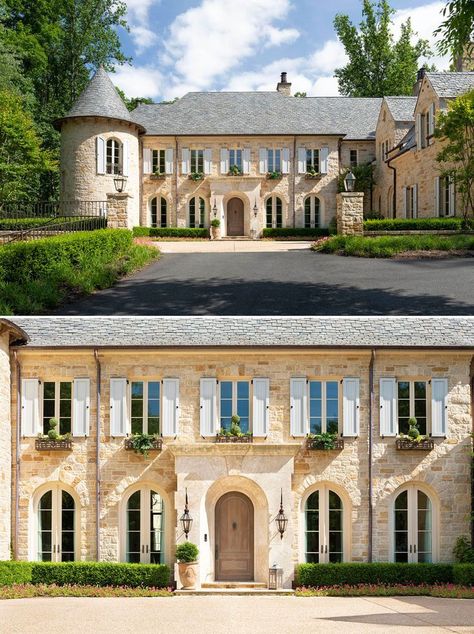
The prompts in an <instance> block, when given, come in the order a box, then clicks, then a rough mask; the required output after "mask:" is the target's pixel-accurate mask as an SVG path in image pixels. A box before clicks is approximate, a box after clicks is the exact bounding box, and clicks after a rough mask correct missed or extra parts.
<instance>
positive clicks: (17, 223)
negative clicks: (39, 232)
mask: <svg viewBox="0 0 474 634" xmlns="http://www.w3.org/2000/svg"><path fill="white" fill-rule="evenodd" d="M65 224H67V229H68V231H75V230H78V231H80V230H82V231H84V230H87V231H93V230H94V229H105V228H106V227H107V219H106V218H93V217H90V218H89V217H78V218H76V217H74V216H57V217H54V218H53V217H51V218H0V231H25V230H27V229H35V228H37V227H42V226H45V230H47V229H48V228H49V227H53V226H57V225H65Z"/></svg>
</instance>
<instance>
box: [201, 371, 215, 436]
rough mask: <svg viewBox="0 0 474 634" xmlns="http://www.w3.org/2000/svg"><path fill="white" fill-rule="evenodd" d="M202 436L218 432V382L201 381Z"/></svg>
mask: <svg viewBox="0 0 474 634" xmlns="http://www.w3.org/2000/svg"><path fill="white" fill-rule="evenodd" d="M200 420H201V436H214V435H215V434H216V432H217V380H216V379H201V415H200Z"/></svg>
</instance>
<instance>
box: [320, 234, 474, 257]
mask: <svg viewBox="0 0 474 634" xmlns="http://www.w3.org/2000/svg"><path fill="white" fill-rule="evenodd" d="M312 248H313V250H315V251H322V252H323V253H336V252H337V253H340V254H341V255H352V256H357V257H364V258H390V257H392V256H394V255H397V253H403V252H405V251H474V236H465V235H452V236H436V235H414V236H377V237H373V238H371V237H361V236H333V237H332V238H330V239H329V240H326V241H325V242H324V243H322V244H318V245H316V246H314V245H313V247H312Z"/></svg>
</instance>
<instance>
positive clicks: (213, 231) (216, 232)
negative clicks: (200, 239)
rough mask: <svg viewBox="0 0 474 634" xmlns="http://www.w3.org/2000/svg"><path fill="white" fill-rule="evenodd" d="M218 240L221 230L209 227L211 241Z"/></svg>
mask: <svg viewBox="0 0 474 634" xmlns="http://www.w3.org/2000/svg"><path fill="white" fill-rule="evenodd" d="M220 239H221V228H220V227H211V240H220Z"/></svg>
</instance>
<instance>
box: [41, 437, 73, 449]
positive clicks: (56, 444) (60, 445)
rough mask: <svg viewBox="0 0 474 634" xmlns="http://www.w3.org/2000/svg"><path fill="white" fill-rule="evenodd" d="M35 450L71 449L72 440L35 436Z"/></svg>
mask: <svg viewBox="0 0 474 634" xmlns="http://www.w3.org/2000/svg"><path fill="white" fill-rule="evenodd" d="M35 449H36V451H71V450H72V440H51V438H37V439H36V441H35Z"/></svg>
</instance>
